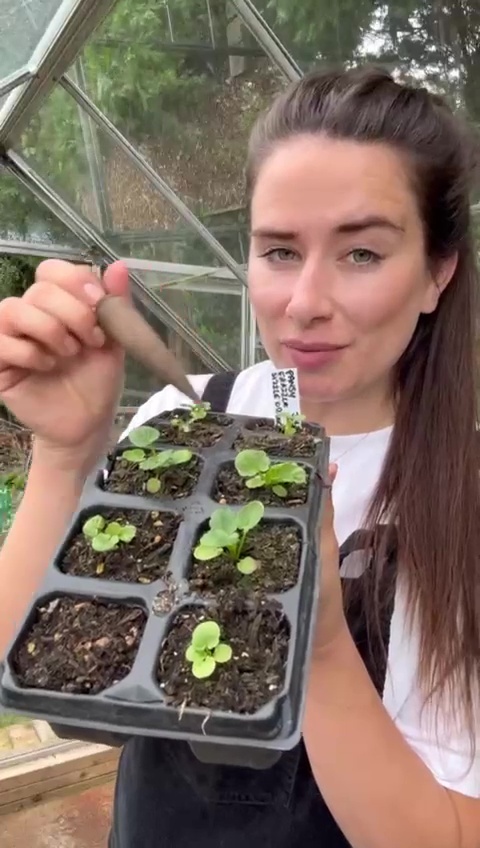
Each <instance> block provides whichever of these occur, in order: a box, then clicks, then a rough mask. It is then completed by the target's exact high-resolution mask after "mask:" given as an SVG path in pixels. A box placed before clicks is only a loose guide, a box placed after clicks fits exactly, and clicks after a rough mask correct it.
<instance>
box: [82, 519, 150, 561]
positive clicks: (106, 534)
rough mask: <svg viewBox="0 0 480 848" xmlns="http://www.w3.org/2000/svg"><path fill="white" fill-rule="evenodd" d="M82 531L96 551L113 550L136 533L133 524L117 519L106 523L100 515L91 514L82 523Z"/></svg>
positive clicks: (125, 542) (129, 540)
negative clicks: (122, 522)
mask: <svg viewBox="0 0 480 848" xmlns="http://www.w3.org/2000/svg"><path fill="white" fill-rule="evenodd" d="M82 531H83V535H84V536H85V537H86V538H87V539H88V540H89V542H90V545H91V547H92V548H93V550H94V551H97V552H105V551H113V550H115V549H116V548H118V546H119V544H120V543H123V544H128V542H131V541H132V539H134V538H135V536H136V534H137V528H136V527H135V526H134V525H133V524H121V523H120V522H119V521H110V522H109V523H107V521H106V520H105V518H104V517H103V516H102V515H92V517H91V518H89V519H87V521H86V522H85V524H84V525H83V527H82Z"/></svg>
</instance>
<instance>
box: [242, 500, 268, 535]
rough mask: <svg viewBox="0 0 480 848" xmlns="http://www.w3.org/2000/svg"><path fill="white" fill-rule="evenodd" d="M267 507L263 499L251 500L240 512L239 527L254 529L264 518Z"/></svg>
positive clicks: (246, 529)
mask: <svg viewBox="0 0 480 848" xmlns="http://www.w3.org/2000/svg"><path fill="white" fill-rule="evenodd" d="M264 512H265V507H264V505H263V503H262V502H261V501H251V503H249V504H245V506H243V507H242V508H241V510H240V511H239V512H238V514H237V516H236V518H237V527H238V529H239V530H245V531H246V532H248V530H252V529H253V528H254V527H256V526H257V524H258V523H259V522H260V521H261V520H262V518H263V515H264Z"/></svg>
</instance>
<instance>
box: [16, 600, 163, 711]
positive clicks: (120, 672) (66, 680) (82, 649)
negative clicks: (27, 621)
mask: <svg viewBox="0 0 480 848" xmlns="http://www.w3.org/2000/svg"><path fill="white" fill-rule="evenodd" d="M146 621H147V616H146V613H145V612H144V610H142V609H140V608H139V607H133V606H128V605H127V604H118V603H112V602H106V601H97V600H92V601H90V600H84V599H78V598H67V597H65V598H55V600H52V601H49V602H48V603H46V604H44V605H43V606H42V607H40V608H39V609H38V610H37V612H36V616H35V620H34V622H33V624H32V625H31V626H30V628H29V629H28V631H27V633H26V634H25V637H24V639H23V641H22V643H21V644H20V646H19V648H18V649H17V651H16V653H15V656H14V658H13V669H14V671H15V674H16V675H17V677H18V681H19V684H20V686H24V687H29V688H33V689H48V690H50V691H55V692H68V693H73V694H83V695H96V694H98V692H102V691H103V690H104V689H107V688H108V687H109V686H113V684H114V683H118V682H119V681H120V680H123V678H124V677H126V676H127V674H129V672H130V671H131V670H132V667H133V663H134V660H135V656H136V654H137V650H138V646H139V644H140V640H141V638H142V634H143V631H144V628H145V624H146Z"/></svg>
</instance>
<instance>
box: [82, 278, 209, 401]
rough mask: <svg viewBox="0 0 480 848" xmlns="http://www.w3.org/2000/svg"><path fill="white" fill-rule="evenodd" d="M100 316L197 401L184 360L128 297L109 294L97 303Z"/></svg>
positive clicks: (108, 330)
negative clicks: (179, 359) (182, 361)
mask: <svg viewBox="0 0 480 848" xmlns="http://www.w3.org/2000/svg"><path fill="white" fill-rule="evenodd" d="M96 311H97V320H98V323H99V325H100V327H101V328H102V330H103V331H104V332H105V334H106V335H107V336H108V337H109V338H111V339H112V340H113V341H115V342H117V343H118V344H119V345H121V346H122V347H123V348H125V350H126V351H127V353H129V354H130V355H131V356H133V357H134V359H136V360H137V361H138V362H140V363H141V364H142V365H144V366H145V367H146V368H148V369H149V370H150V371H151V372H152V373H153V374H155V376H157V377H160V379H161V380H164V381H165V382H166V383H167V384H171V385H172V386H175V388H176V389H178V390H179V391H180V392H182V394H184V395H186V396H187V397H189V398H190V400H192V401H193V402H194V403H199V401H200V398H199V397H198V395H197V393H196V392H195V391H194V389H193V386H192V385H191V383H190V380H189V379H188V377H187V375H186V374H185V371H184V370H183V368H182V366H181V364H180V362H179V361H178V359H176V357H175V356H174V355H173V353H172V352H171V351H170V350H169V349H168V347H167V346H166V345H165V343H164V342H163V341H162V339H161V338H160V336H159V335H157V333H156V332H155V330H153V329H152V327H151V326H150V324H149V323H148V322H147V321H146V320H145V318H144V317H143V315H141V314H140V312H138V311H137V309H135V307H134V305H133V304H132V303H130V301H128V300H126V298H123V297H118V296H117V295H113V294H107V295H105V297H103V298H102V299H101V300H100V301H99V302H98V304H97V309H96Z"/></svg>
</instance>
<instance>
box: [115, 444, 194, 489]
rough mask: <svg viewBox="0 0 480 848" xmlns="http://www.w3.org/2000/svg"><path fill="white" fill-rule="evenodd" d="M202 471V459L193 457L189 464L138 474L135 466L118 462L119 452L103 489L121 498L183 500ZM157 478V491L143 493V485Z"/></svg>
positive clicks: (122, 461) (124, 461)
mask: <svg viewBox="0 0 480 848" xmlns="http://www.w3.org/2000/svg"><path fill="white" fill-rule="evenodd" d="M201 469H202V460H201V459H200V457H198V456H197V455H196V454H194V456H193V457H192V459H191V460H190V462H186V463H185V464H184V465H172V466H171V467H170V468H166V469H165V470H164V471H161V472H160V473H159V471H158V470H155V471H142V469H141V468H139V467H138V465H134V464H133V463H132V462H127V460H124V459H121V453H120V454H119V455H118V458H117V459H116V460H115V463H114V465H113V469H112V471H111V473H110V474H109V476H108V479H107V480H106V482H105V484H104V487H105V489H106V490H107V491H109V492H116V493H117V494H124V495H145V494H147V495H148V496H149V497H151V498H175V499H176V498H186V497H188V496H189V495H191V494H192V492H193V490H194V488H195V486H196V485H197V482H198V478H199V477H200V472H201ZM157 475H158V476H159V479H160V481H161V487H160V491H159V492H156V493H155V494H151V493H150V492H147V490H146V485H147V481H148V480H149V479H150V477H155V476H157Z"/></svg>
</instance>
